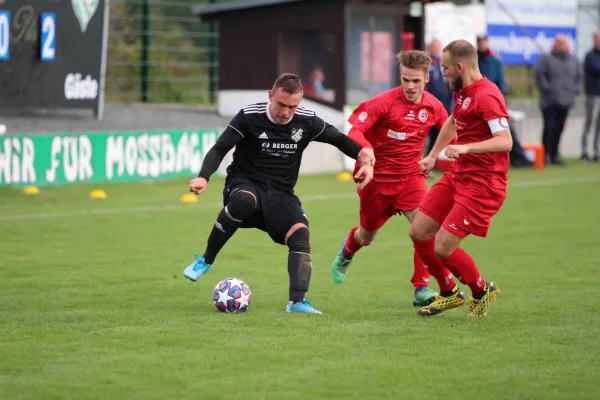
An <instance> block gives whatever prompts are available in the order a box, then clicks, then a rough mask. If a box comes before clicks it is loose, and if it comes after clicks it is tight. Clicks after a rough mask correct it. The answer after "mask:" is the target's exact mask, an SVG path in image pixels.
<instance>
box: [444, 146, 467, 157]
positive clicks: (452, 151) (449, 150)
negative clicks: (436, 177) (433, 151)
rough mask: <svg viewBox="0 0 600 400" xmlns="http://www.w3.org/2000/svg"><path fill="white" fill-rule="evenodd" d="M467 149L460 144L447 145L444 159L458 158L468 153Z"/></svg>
mask: <svg viewBox="0 0 600 400" xmlns="http://www.w3.org/2000/svg"><path fill="white" fill-rule="evenodd" d="M468 151H469V150H468V148H467V146H465V145H462V144H451V145H448V147H446V151H444V154H446V157H448V158H450V159H455V158H458V156H460V155H462V154H467V153H468Z"/></svg>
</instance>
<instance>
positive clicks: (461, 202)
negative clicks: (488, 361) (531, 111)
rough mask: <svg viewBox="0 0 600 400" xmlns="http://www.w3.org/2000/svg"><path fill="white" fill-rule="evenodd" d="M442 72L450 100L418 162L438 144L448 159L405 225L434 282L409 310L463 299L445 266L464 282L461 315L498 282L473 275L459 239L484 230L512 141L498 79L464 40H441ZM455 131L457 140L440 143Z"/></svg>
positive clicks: (497, 202)
mask: <svg viewBox="0 0 600 400" xmlns="http://www.w3.org/2000/svg"><path fill="white" fill-rule="evenodd" d="M442 73H443V75H444V76H446V77H447V78H448V84H449V85H450V89H452V91H454V101H455V107H454V110H453V112H452V116H450V117H449V118H448V120H447V121H446V123H445V124H444V126H443V128H442V129H441V131H440V134H439V136H438V139H437V141H436V143H435V145H434V147H433V149H432V150H431V153H430V154H429V155H428V156H427V157H425V158H424V159H423V160H421V161H420V162H419V165H420V167H421V169H422V171H423V172H427V171H429V170H431V168H432V167H433V165H434V163H435V159H436V158H437V155H438V154H439V153H440V152H441V151H442V150H443V149H444V148H445V149H446V150H445V154H446V156H448V157H449V158H451V159H455V160H456V161H455V162H454V165H453V166H452V169H451V170H450V171H449V172H447V173H446V174H444V176H443V177H442V178H441V179H440V180H439V181H438V182H436V183H435V184H434V185H433V187H432V188H431V190H430V191H429V193H428V194H427V197H426V198H425V199H424V200H423V202H422V203H421V204H420V205H419V212H418V213H417V215H416V217H415V220H414V222H413V224H412V225H411V228H410V233H409V234H410V237H411V239H412V240H413V243H414V247H415V250H416V251H417V253H418V254H419V256H420V257H421V258H422V259H423V261H424V262H425V264H427V265H428V270H429V272H430V273H431V275H433V276H434V277H435V279H436V280H437V281H438V284H439V285H440V294H439V295H438V296H436V299H435V301H433V302H432V303H431V304H429V305H427V306H425V307H422V308H420V309H419V310H418V312H417V313H418V314H419V315H423V316H431V315H438V314H440V313H442V312H445V311H447V310H450V309H452V308H456V307H460V306H462V305H463V304H464V302H465V297H464V294H463V292H462V291H461V290H459V288H458V286H457V285H456V283H455V282H454V278H453V277H452V275H448V272H447V271H448V270H450V271H451V272H452V274H453V275H454V276H455V277H457V278H458V279H460V281H461V282H463V283H464V284H466V285H468V286H469V288H470V289H471V292H472V297H471V300H470V306H469V312H468V316H469V317H471V318H481V317H484V316H486V315H487V313H488V311H489V309H490V307H491V305H492V303H493V302H494V300H495V299H496V297H497V295H498V293H500V290H499V289H498V285H496V284H495V283H494V282H491V281H486V280H485V279H483V278H482V277H481V274H480V273H479V269H478V268H477V266H476V265H475V261H474V260H473V258H472V257H471V256H470V255H469V254H468V253H467V252H465V251H464V250H463V249H461V248H460V247H459V245H460V243H461V241H462V240H463V239H464V238H465V237H466V236H468V235H475V236H480V237H485V236H486V235H487V232H488V229H489V227H490V223H491V219H492V217H493V216H494V215H495V214H496V213H497V212H498V211H499V210H500V208H501V207H502V204H503V203H504V200H505V198H506V186H507V183H508V176H507V172H508V166H509V151H510V150H511V148H512V138H511V135H510V131H509V128H508V112H507V110H506V103H505V101H504V96H503V95H502V93H501V92H500V90H499V89H498V87H497V86H496V85H495V84H494V83H492V82H491V81H489V80H488V79H487V78H485V77H484V76H482V75H481V72H480V71H479V67H478V61H477V50H476V49H475V47H474V46H473V45H472V44H470V43H469V42H467V41H465V40H456V41H453V42H451V43H450V44H448V45H447V46H446V47H445V48H444V50H443V53H442ZM456 134H458V143H457V144H455V145H448V144H449V142H450V140H451V138H453V137H454V136H455V135H456Z"/></svg>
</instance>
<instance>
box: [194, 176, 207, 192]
mask: <svg viewBox="0 0 600 400" xmlns="http://www.w3.org/2000/svg"><path fill="white" fill-rule="evenodd" d="M206 185H208V182H207V181H206V179H204V178H194V179H192V180H191V181H190V192H192V193H196V194H202V193H204V191H205V190H206Z"/></svg>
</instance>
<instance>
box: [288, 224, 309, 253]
mask: <svg viewBox="0 0 600 400" xmlns="http://www.w3.org/2000/svg"><path fill="white" fill-rule="evenodd" d="M287 246H288V248H289V249H290V251H294V252H297V253H306V254H310V233H309V231H308V228H307V227H302V228H299V229H296V231H294V233H292V234H291V235H290V237H289V238H288V240H287Z"/></svg>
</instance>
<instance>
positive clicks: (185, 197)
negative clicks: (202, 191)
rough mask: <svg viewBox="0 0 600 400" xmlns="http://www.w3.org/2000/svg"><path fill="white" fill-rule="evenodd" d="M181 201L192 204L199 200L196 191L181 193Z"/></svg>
mask: <svg viewBox="0 0 600 400" xmlns="http://www.w3.org/2000/svg"><path fill="white" fill-rule="evenodd" d="M179 201H181V202H182V203H187V204H191V203H196V202H197V201H198V198H197V197H196V195H195V194H194V193H185V194H182V195H181V197H180V198H179Z"/></svg>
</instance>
